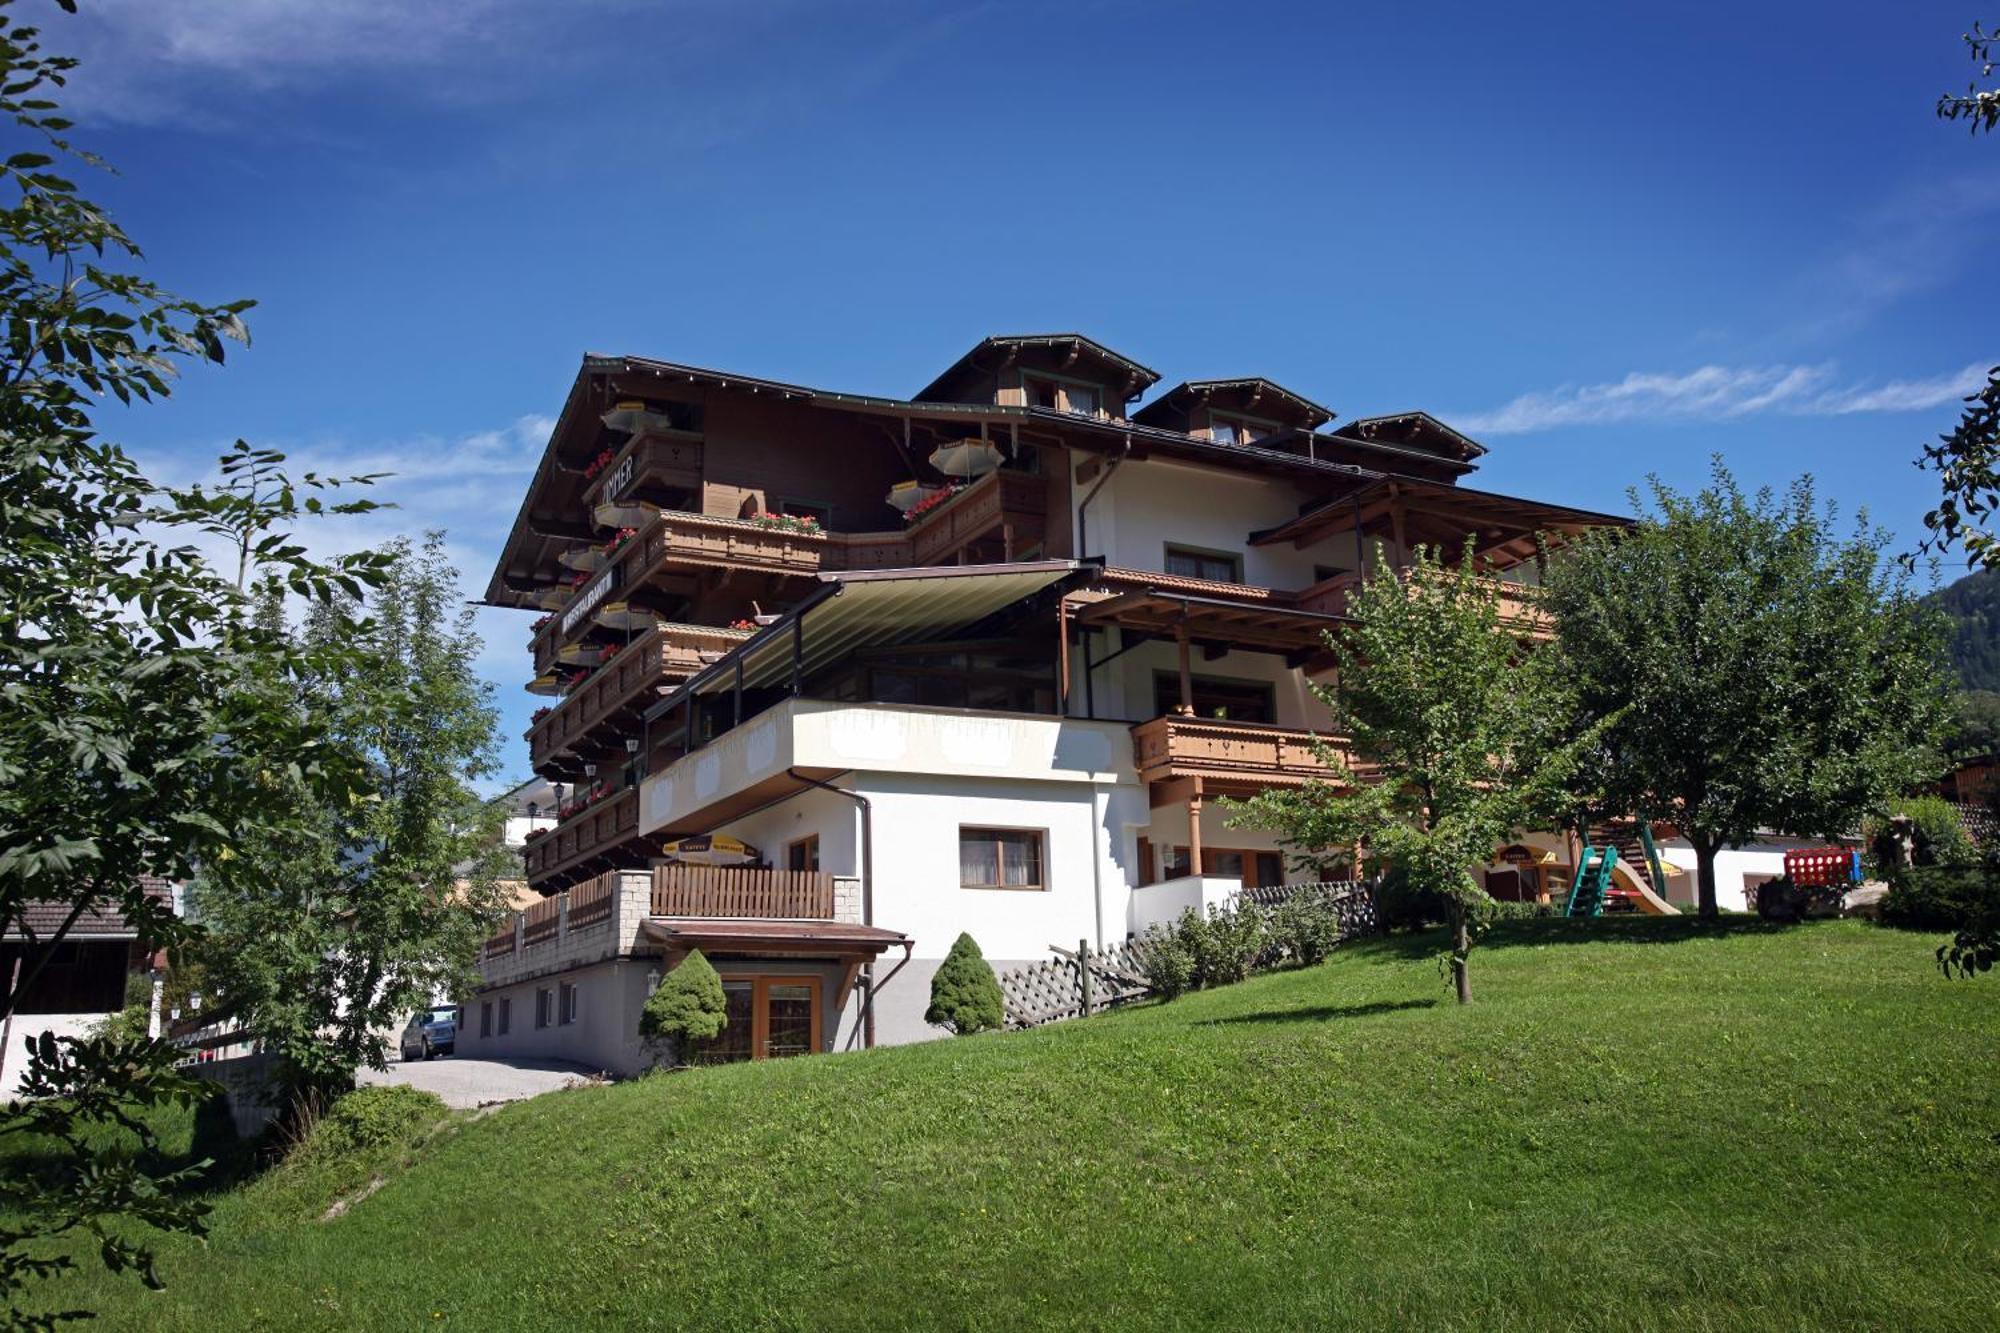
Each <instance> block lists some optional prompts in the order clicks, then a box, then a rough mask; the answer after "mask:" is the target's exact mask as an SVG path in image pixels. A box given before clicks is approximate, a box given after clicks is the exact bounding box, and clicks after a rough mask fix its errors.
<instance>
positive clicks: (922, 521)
mask: <svg viewBox="0 0 2000 1333" xmlns="http://www.w3.org/2000/svg"><path fill="white" fill-rule="evenodd" d="M1047 513H1048V493H1047V489H1046V485H1045V483H1044V482H1043V481H1042V479H1041V478H1040V477H1035V476H1030V475H1029V474H1027V473H1025V472H1014V471H1009V470H1005V469H1003V470H1001V471H997V472H989V473H987V474H986V475H985V476H983V477H981V478H980V479H979V480H977V481H975V482H973V483H972V484H971V485H969V486H967V487H966V488H965V489H964V490H962V491H960V492H959V493H958V494H957V495H954V496H952V497H951V499H949V500H947V501H945V502H944V503H943V504H941V505H939V506H938V507H937V508H936V509H933V510H931V511H929V512H928V513H926V514H924V515H923V517H921V518H919V519H918V520H917V521H916V522H915V523H912V524H911V525H910V526H909V527H908V528H907V529H906V530H905V531H903V532H849V533H835V534H834V539H833V547H832V549H830V550H829V551H828V552H827V568H829V569H909V568H913V567H916V566H919V565H935V564H938V563H940V562H942V561H945V560H949V559H951V558H952V557H953V556H955V555H957V554H958V553H959V552H960V551H962V550H964V549H965V548H966V547H968V546H970V545H972V544H973V543H974V542H977V541H982V540H989V539H991V538H994V537H998V538H999V539H1000V555H1001V558H1002V559H1007V560H1011V559H1014V558H1015V557H1016V555H1017V553H1018V552H1019V551H1021V550H1024V549H1026V548H1028V547H1030V546H1033V545H1034V544H1036V543H1038V542H1040V541H1041V540H1042V536H1043V531H1044V528H1045V527H1046V522H1047V520H1046V516H1047Z"/></svg>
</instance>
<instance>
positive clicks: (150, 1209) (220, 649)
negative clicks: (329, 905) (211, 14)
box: [0, 0, 373, 1327]
mask: <svg viewBox="0 0 2000 1333" xmlns="http://www.w3.org/2000/svg"><path fill="white" fill-rule="evenodd" d="M59 3H61V4H62V7H63V8H65V9H73V4H72V3H71V2H70V0H59ZM12 9H13V0H0V123H4V124H5V125H6V127H7V130H8V132H9V133H10V135H11V136H12V137H13V139H14V140H15V142H14V143H13V144H10V146H9V148H8V150H7V151H6V152H5V154H4V157H0V195H4V197H5V206H4V208H0V341H4V346H5V349H6V350H5V357H4V360H0V934H4V935H5V936H7V937H8V938H9V939H15V940H19V941H20V942H21V944H20V947H21V955H20V957H21V960H22V964H23V966H22V967H21V968H20V969H19V970H18V973H17V972H16V971H15V970H14V969H8V971H7V972H6V974H5V975H4V976H0V988H4V989H0V1020H5V1019H7V1018H9V1017H11V1016H12V1015H13V1014H14V1012H15V1010H16V1009H17V1008H18V1007H19V1005H20V1002H21V999H22V997H23V996H24V995H26V994H27V993H28V992H30V991H31V990H32V989H33V988H34V986H35V985H36V982H37V980H38V978H39V976H40V974H41V972H42V970H43V969H44V968H45V967H46V966H47V964H48V962H49V960H50V958H51V957H52V956H53V955H54V953H55V951H56V949H57V948H59V947H60V945H61V944H62V942H63V941H64V939H65V938H66V937H67V936H68V935H69V933H70V931H71V929H72V928H73V927H74V925H75V923H76V922H77V921H78V920H80V919H82V918H83V917H84V916H85V915H86V914H88V913H92V912H97V911H109V912H117V913H120V914H122V915H123V916H124V917H125V919H126V920H127V921H128V922H130V923H131V924H132V925H133V926H134V927H135V929H137V930H138V931H139V933H140V934H141V935H143V936H145V937H147V938H148V939H149V940H150V941H151V942H152V943H154V944H155V945H168V944H172V943H174V942H175V941H177V940H179V939H182V938H184V937H185V935H186V934H187V931H186V928H185V927H184V925H183V923H181V922H180V921H178V920H177V919H175V918H174V916H173V915H172V913H171V912H170V911H169V910H168V908H167V907H166V905H165V904H163V903H162V902H160V901H159V900H158V899H157V898H156V897H155V896H153V895H152V894H151V893H149V891H148V885H149V882H150V881H151V879H152V878H153V877H158V878H163V879H168V880H183V879H186V878H188V877H189V876H190V875H191V874H192V873H193V871H194V868H195V867H196V866H198V865H202V864H206V863H210V862H214V861H217V860H219V859H222V858H225V857H227V856H229V855H230V854H232V852H233V850H234V848H235V846H236V845H237V843H238V842H239V841H240V840H242V839H243V838H245V837H246V836H248V835H250V834H251V832H252V831H253V830H256V829H258V828H261V827H266V826H269V825H272V824H274V823H276V822H279V821H282V820H283V819H285V818H286V817H287V811H286V809H285V807H284V803H283V802H281V801H279V800H278V799H276V786H275V784H274V783H273V782H272V781H271V777H272V775H273V774H284V775H287V777H288V778H289V779H290V780H292V781H296V782H305V783H312V784H315V785H318V786H320V787H322V788H323V789H324V790H326V791H328V792H330V793H342V792H351V791H353V790H354V789H355V783H356V782H358V780H359V779H360V777H361V775H360V774H359V773H357V772H355V771H354V770H352V769H351V767H349V766H347V765H345V764H344V763H343V762H342V760H341V757H340V755H339V754H338V752H337V751H336V750H333V749H330V748H329V747H328V745H327V744H326V741H327V736H326V734H325V730H324V727H323V726H322V725H321V719H319V718H317V717H315V716H314V715H312V714H311V713H309V712H305V711H302V710H300V709H299V708H298V707H297V706H296V701H295V700H294V699H292V698H289V697H287V696H286V694H285V692H284V691H283V690H282V689H281V688H279V687H280V686H281V685H282V684H283V683H284V682H286V681H288V680H290V679H292V678H294V677H295V675H296V674H297V672H298V670H299V668H300V666H301V665H302V662H303V655H302V654H301V653H300V652H299V650H298V649H297V648H296V647H295V645H293V644H292V643H290V642H289V641H287V640H286V639H285V638H283V637H282V636H277V635H273V634H271V633H270V632H268V630H267V629H266V628H265V627H263V626H261V625H259V624H258V623H257V622H256V620H255V618H254V616H252V615H251V614H250V606H249V602H248V599H247V598H245V597H244V596H243V595H242V592H241V590H240V588H239V586H238V584H237V582H236V581H234V580H232V579H230V578H227V577H224V576H221V575H218V574H217V573H216V572H215V571H214V570H213V569H212V568H210V566H209V565H208V564H207V563H206V561H204V560H203V558H202V557H201V555H200V553H199V552H198V551H196V550H194V549H193V548H191V547H187V546H169V545H167V544H166V543H165V542H164V541H162V540H161V539H160V536H159V535H158V534H160V533H162V532H166V533H169V534H171V532H172V530H173V529H175V528H177V527H185V526H188V525H191V524H200V523H202V522H203V521H204V518H205V516H206V515H207V513H208V508H207V505H206V502H205V500H204V499H203V498H202V497H201V496H198V495H196V494H195V493H193V492H190V491H179V492H176V491H172V490H168V489H165V488H162V487H160V486H157V485H155V484H154V483H153V482H151V481H149V480H148V479H147V478H146V477H145V476H144V475H143V474H142V473H141V472H140V470H139V469H138V468H137V467H136V466H135V465H134V463H133V462H132V460H131V459H130V458H129V457H128V456H127V455H126V454H125V453H124V452H123V451H122V450H121V449H119V448H118V447H117V446H116V445H115V444H112V443H109V442H106V441H104V440H102V439H100V438H99V437H98V436H97V434H96V431H95V429H94V426H93V421H92V413H93V410H94V407H95V405H96V403H97V402H99V401H101V400H102V398H103V397H104V396H105V395H109V396H111V397H115V398H117V399H118V400H119V401H120V402H122V403H127V404H131V403H143V402H148V401H151V400H153V399H157V398H161V397H164V396H166V394H167V393H168V390H169V386H170V379H171V377H172V376H173V375H174V374H175V373H176V370H177V367H178V365H179V364H180V363H184V362H189V361H194V362H220V361H222V360H223V356H224V345H225V343H226V342H227V341H229V340H236V341H246V340H247V332H246V330H245V328H244V325H243V321H242V314H243V312H244V311H245V310H246V309H248V308H249V303H248V302H245V301H237V302H230V303H227V304H223V305H205V304H201V303H199V302H195V301H190V300H187V299H185V298H182V297H179V296H176V295H174V294H172V293H170V292H168V291H166V290H164V289H163V288H161V287H159V286H158V285H156V284H154V283H153V282H151V281H149V280H147V279H146V278H144V277H142V276H140V275H139V274H137V273H135V272H131V271H121V269H126V268H127V267H128V266H131V265H136V264H137V263H138V262H140V261H141V260H142V258H143V256H141V254H140V252H139V248H138V246H137V245H135V244H134V243H133V241H132V240H131V238H130V237H128V236H127V235H126V234H125V233H124V231H123V230H121V229H120V228H119V227H118V225H117V224H116V223H115V222H114V221H112V219H111V218H110V217H109V215H107V214H106V213H105V212H104V211H103V210H102V209H101V208H99V207H98V206H97V205H95V204H93V203H92V202H90V201H89V200H88V199H86V198H84V197H83V195H82V194H81V193H80V191H79V190H78V187H77V186H76V184H75V183H74V182H73V181H72V180H70V179H69V178H68V177H66V176H64V175H62V174H60V173H59V172H58V171H57V170H56V169H55V168H56V167H57V165H58V163H59V161H61V160H63V159H68V161H69V162H71V163H74V164H77V165H81V166H85V167H94V166H97V165H101V164H99V163H98V162H97V160H96V159H95V158H93V157H91V156H90V155H88V154H86V153H83V152H81V151H80V150H78V149H76V148H74V147H73V146H72V145H71V144H70V142H69V141H68V139H67V138H65V135H66V133H67V132H68V131H69V129H70V122H69V121H68V120H67V119H65V118H64V117H63V116H61V115H60V114H59V110H58V108H57V106H56V104H55V102H54V100H53V96H52V95H53V94H54V93H55V92H56V91H57V90H59V89H60V88H61V87H62V86H63V83H64V80H65V78H66V76H67V74H68V71H70V70H71V69H73V68H74V67H75V63H76V62H75V61H74V60H73V59H70V58H69V57H65V56H56V55H48V54H45V53H44V52H43V51H42V48H41V45H40V40H39V35H38V33H37V31H36V29H34V28H33V27H29V26H22V25H17V24H15V23H14V22H13V21H12ZM279 462H281V460H277V459H276V458H275V457H273V459H272V462H271V466H272V467H273V468H274V469H276V468H278V465H279ZM330 484H332V483H331V482H329V481H325V480H323V479H319V478H315V477H310V476H308V477H302V478H299V479H297V480H296V481H289V480H288V481H287V483H286V485H285V487H284V495H282V496H280V497H277V499H276V500H274V501H273V502H272V503H270V504H266V505H264V506H262V507H260V508H259V509H258V510H257V517H256V519H255V521H254V522H253V523H251V525H250V528H249V530H250V532H251V534H252V555H251V560H250V563H251V565H252V566H253V568H254V573H255V574H256V576H257V577H259V578H263V579H268V580H271V581H273V582H274V583H275V585H276V586H279V587H283V588H285V589H286V590H287V591H288V592H289V593H290V594H292V595H294V596H299V597H303V598H305V599H307V600H324V599H327V598H330V597H332V596H333V595H335V594H336V593H355V592H359V591H360V590H361V589H362V588H364V587H365V586H366V584H367V582H368V580H369V579H370V578H371V577H372V571H373V562H372V561H370V560H368V559H366V558H347V559H340V560H333V561H328V562H318V561H314V560H312V559H309V558H308V557H307V556H306V555H305V553H304V552H303V550H301V549H300V548H299V547H298V546H297V545H296V544H295V543H293V542H291V541H290V540H289V539H288V538H287V537H286V536H285V535H284V534H283V533H282V532H278V531H275V530H272V529H271V528H270V526H269V525H270V523H272V522H282V521H283V520H282V515H283V514H284V513H286V512H287V511H289V512H292V513H294V514H296V513H298V512H299V510H300V509H301V508H302V507H305V506H306V502H305V501H304V500H302V499H301V498H300V497H301V496H302V495H303V494H304V493H306V492H310V491H314V490H318V489H321V488H323V487H324V486H326V485H330ZM311 504H313V505H318V504H319V502H318V501H317V500H316V499H315V500H313V501H311ZM320 507H321V508H322V510H323V509H324V508H325V507H324V506H320ZM365 507H367V506H366V502H353V503H350V504H346V505H341V506H335V508H344V509H349V510H352V509H358V508H365ZM30 904H42V905H48V904H53V905H55V906H56V908H57V909H58V911H59V913H60V918H59V920H58V922H57V924H56V926H55V927H54V929H52V930H46V931H37V930H36V929H35V928H34V926H33V923H32V921H31V920H30V918H29V916H28V914H27V908H28V906H29V905H30ZM176 1056H177V1053H176V1052H174V1051H173V1050H171V1049H170V1048H169V1047H167V1046H166V1045H165V1044H164V1043H161V1042H155V1041H150V1040H146V1039H143V1038H137V1037H134V1036H131V1035H130V1034H115V1033H114V1034H107V1035H103V1036H95V1037H90V1038H85V1039H80V1040H69V1039H61V1040H58V1039H54V1038H52V1037H49V1036H48V1035H47V1034H43V1035H42V1036H41V1037H40V1038H38V1039H36V1040H35V1042H34V1047H33V1053H32V1056H31V1059H30V1062H29V1066H28V1069H27V1073H26V1077H25V1080H24V1087H25V1089H26V1091H27V1093H28V1094H29V1096H30V1097H31V1098H32V1099H33V1100H29V1101H25V1102H16V1103H14V1104H13V1105H11V1106H9V1107H7V1108H6V1109H5V1111H4V1112H0V1139H4V1140H7V1141H10V1142H12V1141H18V1139H19V1138H20V1137H22V1136H29V1135H33V1136H40V1137H41V1138H42V1139H43V1140H45V1141H47V1142H51V1143H54V1144H55V1145H57V1147H56V1148H55V1150H54V1160H53V1162H52V1164H51V1166H50V1169H48V1170H46V1171H37V1172H34V1173H24V1174H23V1175H21V1176H20V1177H18V1178H9V1179H7V1180H5V1181H0V1215H4V1216H5V1218H6V1221H5V1222H4V1223H0V1297H4V1299H5V1301H6V1305H7V1309H8V1312H9V1319H10V1322H11V1323H13V1324H16V1325H25V1326H30V1327H32V1326H38V1325H43V1324H46V1323H48V1322H49V1321H51V1320H53V1319H54V1318H55V1317H56V1316H55V1315H53V1314H49V1313H46V1312H40V1311H35V1310H31V1309H28V1308H26V1307H25V1306H24V1304H23V1302H24V1301H25V1300H26V1299H27V1295H26V1291H27V1288H28V1286H29V1285H30V1284H31V1283H33V1282H35V1281H38V1280H40V1279H43V1278H46V1277H49V1276H51V1275H52V1274H55V1273H58V1272H61V1271H63V1270H64V1269H66V1268H70V1267H73V1266H74V1260H73V1259H71V1258H70V1257H69V1256H68V1255H66V1254H56V1255H54V1256H53V1257H50V1251H49V1250H48V1249H47V1247H46V1246H45V1245H44V1244H43V1243H44V1242H48V1241H50V1240H53V1239H56V1238H61V1237H67V1236H73V1235H75V1234H76V1233H79V1232H82V1233H88V1234H92V1235H94V1236H96V1237H97V1238H98V1252H99V1254H100V1255H101V1257H102V1258H103V1260H104V1262H105V1263H107V1264H108V1265H109V1266H110V1267H111V1268H112V1269H114V1270H125V1269H132V1270H136V1271H138V1272H139V1273H140V1274H141V1275H142V1276H143V1277H144V1278H145V1279H146V1280H147V1281H148V1282H151V1283H157V1281H158V1278H157V1276H156V1275H155V1274H154V1272H153V1266H152V1256H151V1253H150V1251H149V1247H148V1245H147V1243H146V1242H145V1240H144V1235H145V1233H144V1232H143V1231H135V1230H134V1229H132V1228H130V1227H127V1226H124V1225H122V1223H123V1222H125V1221H137V1222H140V1223H143V1224H147V1225H150V1226H154V1227H165V1228H170V1229H177V1230H186V1231H199V1230H200V1229H201V1227H202V1225H203V1224H202V1220H201V1218H202V1214H203V1212H204V1211H205V1209H204V1208H203V1206H202V1205H201V1204H199V1203H198V1202H197V1201H195V1200H192V1199H190V1198H187V1197H184V1196H183V1195H182V1194H180V1193H178V1192H177V1190H178V1187H179V1185H180V1184H181V1183H182V1182H183V1181H184V1179H185V1176H184V1175H183V1174H181V1173H169V1174H165V1175H161V1174H155V1173H153V1171H152V1168H150V1167H149V1166H147V1165H145V1164H144V1163H145V1161H146V1158H145V1157H144V1156H143V1155H142V1156H136V1157H135V1156H133V1155H132V1154H129V1153H125V1152H122V1151H119V1150H118V1149H117V1148H116V1146H115V1145H114V1144H113V1142H112V1140H113V1139H114V1138H115V1137H117V1135H116V1134H115V1133H114V1132H113V1131H117V1130H120V1129H122V1130H124V1131H126V1132H128V1133H130V1134H132V1135H136V1136H137V1137H138V1139H139V1140H140V1144H141V1146H142V1147H151V1146H152V1140H151V1135H150V1130H149V1129H148V1128H147V1122H146V1116H147V1114H148V1113H149V1112H150V1111H152V1110H153V1109H156V1108H158V1107H161V1106H164V1105H169V1104H172V1103H176V1102H185V1101H188V1100H190V1099H192V1098H193V1097H195V1096H196V1095H197V1092H198V1090H199V1088H200V1085H199V1084H197V1083H195V1082H194V1081H192V1080H190V1079H188V1078H187V1077H185V1076H184V1075H181V1074H180V1073H178V1072H177V1071H176V1070H175V1069H174V1067H173V1066H174V1062H175V1059H176ZM67 1313H83V1312H67Z"/></svg>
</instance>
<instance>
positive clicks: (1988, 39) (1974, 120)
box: [1917, 23, 2000, 568]
mask: <svg viewBox="0 0 2000 1333" xmlns="http://www.w3.org/2000/svg"><path fill="white" fill-rule="evenodd" d="M1964 41H1965V45H1966V48H1967V54H1968V55H1970V56H1971V57H1972V59H1973V60H1974V61H1976V62H1978V64H1979V78H1980V79H1984V80H1986V81H1988V83H1989V84H1990V83H1991V81H1992V79H1993V73H1994V70H1995V69H1996V68H2000V56H1996V53H2000V30H1996V31H1993V32H1988V31H1986V30H1985V29H1984V28H1981V27H1980V26H1979V25H1978V24H1976V23H1975V24H1973V25H1972V31H1971V32H1968V33H1966V34H1965V35H1964ZM1937 113H1938V117H1939V119H1941V120H1952V121H1956V120H1963V121H1965V122H1967V126H1966V127H1967V128H1968V129H1969V130H1970V131H1971V132H1972V133H1973V134H1975V135H1976V134H1979V133H1980V132H1982V131H1985V132H1989V133H1990V132H1991V131H1992V130H1993V129H1994V128H1995V127H1996V126H2000V86H1989V87H1985V88H1981V87H1980V86H1979V83H1978V82H1977V81H1974V82H1973V83H1971V84H1968V85H1967V87H1966V90H1965V92H1964V93H1963V94H1957V93H1946V94H1944V95H1943V96H1941V97H1939V98H1938V103H1937ZM1965 402H1966V407H1965V412H1964V415H1962V416H1961V417H1960V418H1959V421H1958V425H1957V426H1956V427H1954V428H1953V429H1952V430H1951V431H1950V433H1948V434H1945V435H1941V436H1939V437H1938V441H1937V443H1935V444H1927V445H1925V446H1924V450H1923V456H1922V458H1920V459H1919V460H1918V463H1917V466H1919V467H1924V468H1929V469H1931V470H1932V471H1934V472H1936V473H1937V474H1938V481H1939V483H1940V485H1941V486H1942V487H1943V489H1944V498H1943V499H1941V500H1940V501H1939V502H1938V507H1937V508H1936V509H1933V510H1931V511H1930V512H1929V513H1928V514H1925V515H1924V526H1925V527H1926V528H1928V529H1929V530H1930V537H1929V539H1928V540H1927V541H1926V542H1925V543H1924V545H1925V548H1926V549H1929V550H1945V549H1948V548H1950V547H1951V546H1953V545H1963V546H1964V547H1965V552H1966V554H1967V555H1968V556H1970V557H1971V558H1972V561H1973V563H1974V564H1977V565H1982V566H1986V567H1989V568H1991V567H1994V566H2000V537H1996V536H1995V534H1993V533H1991V532H1989V531H1988V530H1987V527H1986V524H1987V522H1988V520H1989V519H1990V518H1991V517H1992V515H1993V513H1994V511H1995V509H1996V508H1997V507H2000V366H1995V367H1993V369H1992V370H1991V371H1989V372H1988V373H1987V377H1986V387H1985V388H1984V389H1981V390H1980V391H1979V392H1978V393H1975V394H1973V395H1971V396H1970V397H1968V398H1967V399H1966V400H1965Z"/></svg>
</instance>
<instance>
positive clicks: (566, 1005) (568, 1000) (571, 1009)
mask: <svg viewBox="0 0 2000 1333" xmlns="http://www.w3.org/2000/svg"><path fill="white" fill-rule="evenodd" d="M556 1022H558V1023H560V1024H562V1026H564V1027H568V1026H569V1025H570V1024H572V1023H574V1022H576V987H575V986H572V985H570V983H569V982H567V981H565V982H563V983H562V985H561V987H560V988H559V989H558V994H557V1010H556Z"/></svg>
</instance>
